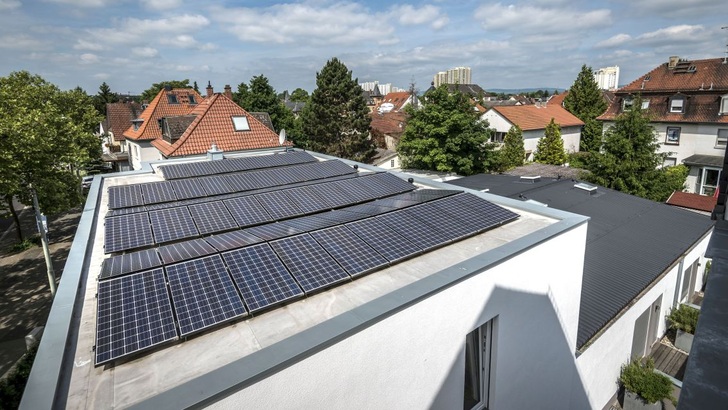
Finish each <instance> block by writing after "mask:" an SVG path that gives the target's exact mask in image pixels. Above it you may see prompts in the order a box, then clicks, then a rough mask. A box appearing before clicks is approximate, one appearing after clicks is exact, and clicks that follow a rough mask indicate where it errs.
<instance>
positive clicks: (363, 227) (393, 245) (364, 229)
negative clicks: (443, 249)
mask: <svg viewBox="0 0 728 410" xmlns="http://www.w3.org/2000/svg"><path fill="white" fill-rule="evenodd" d="M346 227H347V228H349V229H350V230H351V231H352V232H354V233H355V234H356V235H357V236H358V237H360V238H362V239H363V240H364V242H366V243H367V245H369V246H371V247H372V248H373V249H374V250H376V251H377V252H379V253H380V254H381V255H382V256H384V257H385V258H387V260H388V261H390V262H395V261H399V260H401V259H404V258H408V257H410V256H413V255H415V254H418V253H420V251H421V249H420V248H419V247H418V246H417V245H415V244H413V243H412V242H410V241H409V240H407V239H406V238H405V237H403V236H402V235H400V234H399V233H397V232H396V231H394V230H392V228H390V227H389V226H387V225H386V224H385V223H384V222H382V221H380V220H378V219H377V218H369V219H364V220H362V221H356V222H352V223H348V224H346Z"/></svg>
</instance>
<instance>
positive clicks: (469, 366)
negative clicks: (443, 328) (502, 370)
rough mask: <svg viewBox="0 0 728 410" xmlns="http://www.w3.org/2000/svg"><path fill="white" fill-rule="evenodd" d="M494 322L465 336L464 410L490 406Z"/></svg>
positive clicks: (491, 321)
mask: <svg viewBox="0 0 728 410" xmlns="http://www.w3.org/2000/svg"><path fill="white" fill-rule="evenodd" d="M494 321H495V319H492V320H490V321H489V322H488V323H486V324H484V325H483V326H481V327H479V328H477V329H475V330H473V331H472V332H470V333H468V335H467V336H465V383H464V391H463V394H464V401H463V409H464V410H471V409H487V408H488V406H489V405H490V396H491V394H492V391H491V383H490V376H491V373H492V368H491V367H492V362H491V357H492V356H493V351H494V348H493V339H494V337H493V334H494V333H495V332H494V331H493V324H494Z"/></svg>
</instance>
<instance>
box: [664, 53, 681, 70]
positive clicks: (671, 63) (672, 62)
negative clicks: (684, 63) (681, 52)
mask: <svg viewBox="0 0 728 410" xmlns="http://www.w3.org/2000/svg"><path fill="white" fill-rule="evenodd" d="M679 61H680V57H678V56H670V59H669V60H668V61H667V68H669V69H670V70H672V69H673V68H675V66H676V65H677V63H678V62H679Z"/></svg>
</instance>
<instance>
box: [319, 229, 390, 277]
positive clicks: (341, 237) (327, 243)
mask: <svg viewBox="0 0 728 410" xmlns="http://www.w3.org/2000/svg"><path fill="white" fill-rule="evenodd" d="M311 236H312V237H313V238H314V239H315V240H316V242H318V243H319V244H321V246H323V248H324V249H326V251H327V252H328V253H329V254H331V256H333V257H334V259H336V261H337V262H339V264H340V265H341V266H343V267H344V269H346V271H347V272H348V273H349V275H351V276H357V275H362V274H364V273H367V272H371V271H372V270H374V269H378V268H381V267H382V266H384V265H387V264H388V263H389V262H388V261H387V260H386V259H385V258H384V257H383V256H382V255H380V254H379V252H377V251H375V250H374V249H373V248H372V247H370V246H369V245H367V243H366V242H365V241H364V240H362V239H361V238H359V237H358V236H356V234H354V233H353V232H351V231H350V230H349V229H348V228H347V227H346V226H344V225H340V226H334V227H331V228H328V229H323V230H320V231H315V232H311Z"/></svg>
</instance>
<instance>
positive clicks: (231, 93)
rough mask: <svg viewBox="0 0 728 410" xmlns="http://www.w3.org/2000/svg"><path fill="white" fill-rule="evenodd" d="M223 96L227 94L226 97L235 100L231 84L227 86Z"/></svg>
mask: <svg viewBox="0 0 728 410" xmlns="http://www.w3.org/2000/svg"><path fill="white" fill-rule="evenodd" d="M223 94H225V97H227V98H229V99H231V100H232V99H233V90H232V88H230V84H225V92H224V93H223Z"/></svg>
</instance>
